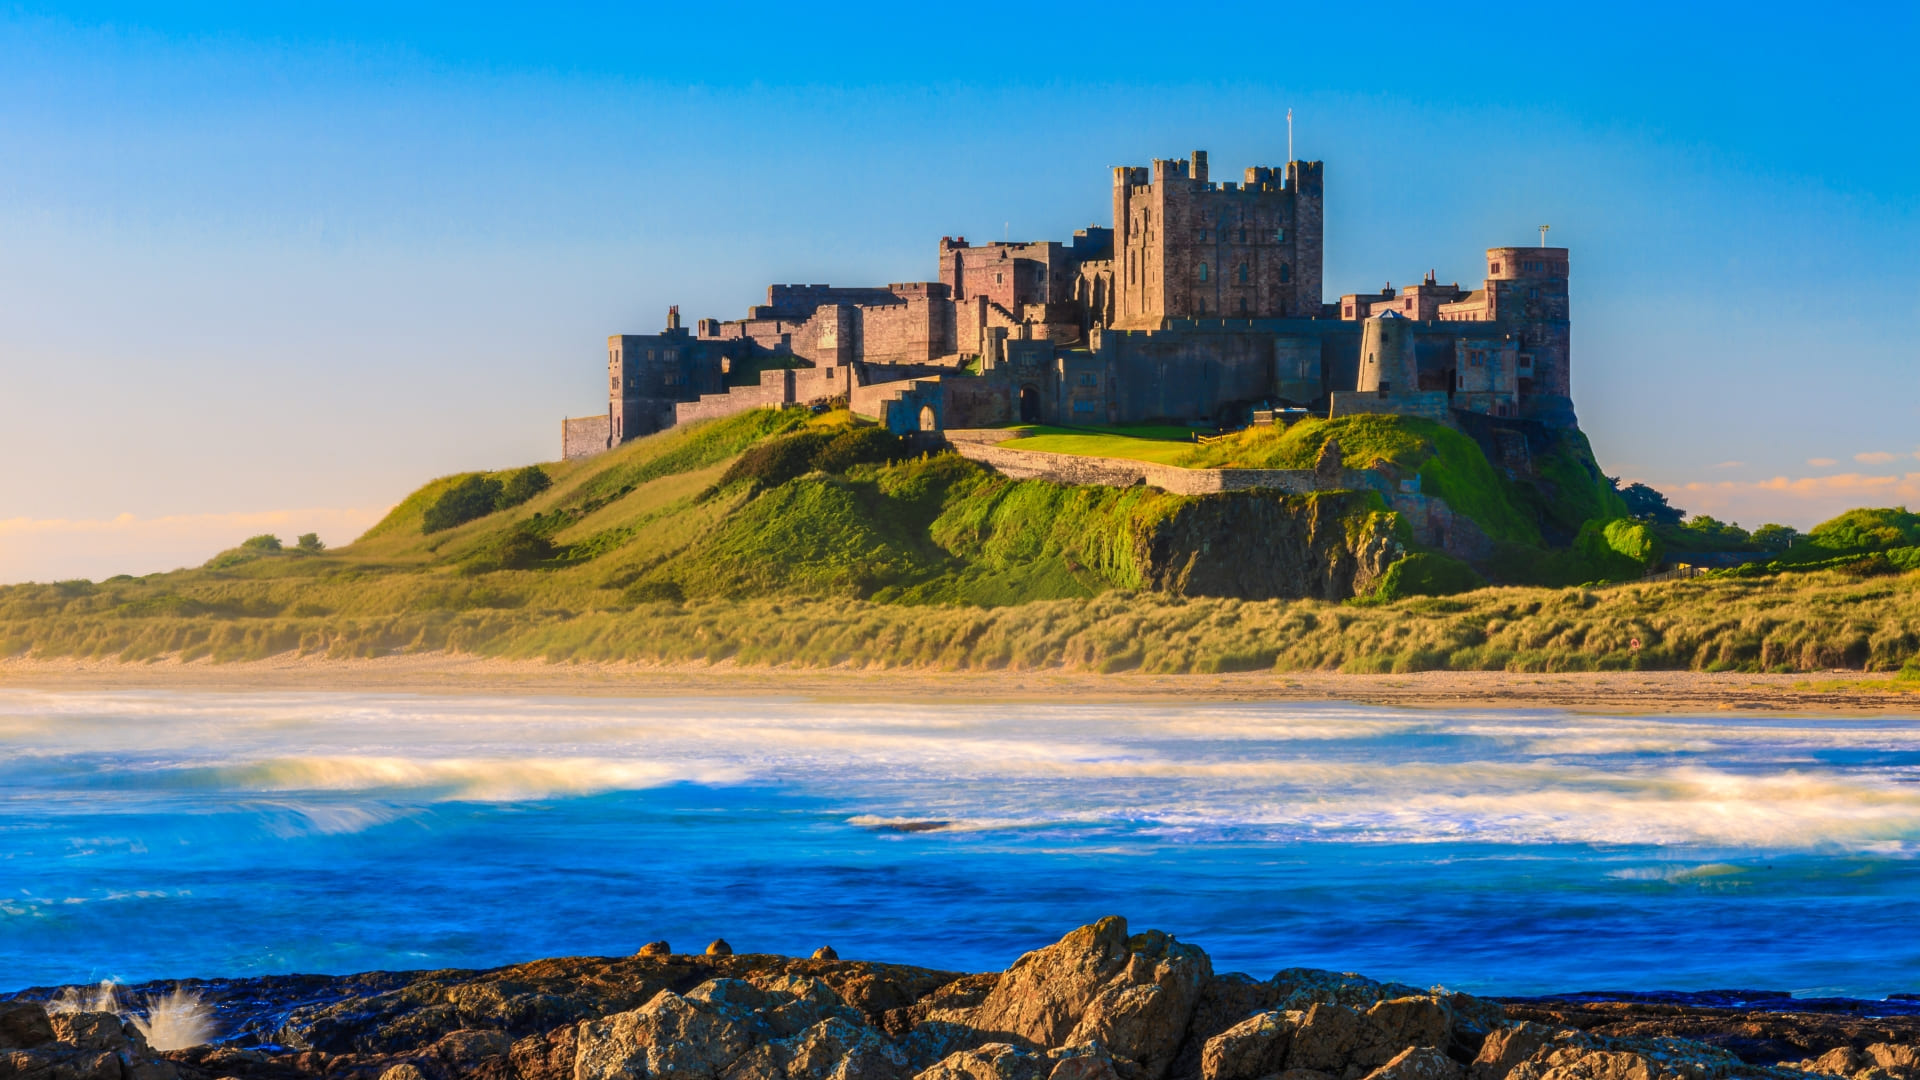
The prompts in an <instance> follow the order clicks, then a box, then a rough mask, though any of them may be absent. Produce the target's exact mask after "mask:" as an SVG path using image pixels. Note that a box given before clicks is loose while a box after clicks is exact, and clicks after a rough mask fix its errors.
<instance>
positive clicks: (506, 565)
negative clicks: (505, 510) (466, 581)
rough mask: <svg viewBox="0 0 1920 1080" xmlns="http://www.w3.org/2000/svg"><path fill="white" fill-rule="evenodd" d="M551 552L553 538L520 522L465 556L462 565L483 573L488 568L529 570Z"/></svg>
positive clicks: (472, 570)
mask: <svg viewBox="0 0 1920 1080" xmlns="http://www.w3.org/2000/svg"><path fill="white" fill-rule="evenodd" d="M555 554H556V552H555V549H554V546H553V541H551V540H548V539H547V538H546V537H544V536H541V535H540V534H539V533H537V532H535V531H533V530H532V529H530V528H528V527H527V526H526V525H525V524H524V523H522V524H521V525H519V526H516V527H515V528H512V529H509V530H508V531H507V532H505V533H502V534H501V535H500V536H497V537H495V538H494V539H493V540H492V541H491V542H489V543H488V544H486V545H485V546H484V547H482V548H481V549H480V550H479V551H477V552H475V553H474V554H473V555H472V556H470V557H469V558H468V559H467V561H466V564H465V568H466V571H467V572H468V573H471V574H484V573H486V572H487V571H489V570H531V569H533V568H534V567H536V566H538V565H540V564H541V563H543V562H546V561H547V560H549V559H551V558H553V557H554V555H555Z"/></svg>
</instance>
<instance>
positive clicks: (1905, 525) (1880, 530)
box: [1808, 506, 1920, 551]
mask: <svg viewBox="0 0 1920 1080" xmlns="http://www.w3.org/2000/svg"><path fill="white" fill-rule="evenodd" d="M1808 539H1810V540H1811V541H1813V543H1814V544H1816V545H1817V546H1819V547H1823V548H1830V549H1832V550H1834V551H1875V550H1881V549H1885V548H1896V547H1911V546H1913V545H1915V544H1920V514H1913V513H1909V512H1908V511H1907V508H1906V507H1904V506H1899V507H1892V508H1884V507H1883V508H1880V509H1862V510H1849V511H1847V512H1846V513H1844V514H1841V515H1840V516H1839V517H1837V518H1834V519H1833V520H1832V521H1824V522H1821V523H1820V524H1818V525H1815V526H1814V527H1813V532H1811V533H1810V534H1808Z"/></svg>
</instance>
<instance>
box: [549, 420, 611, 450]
mask: <svg viewBox="0 0 1920 1080" xmlns="http://www.w3.org/2000/svg"><path fill="white" fill-rule="evenodd" d="M611 430H612V429H611V428H610V427H609V426H608V423H607V414H606V413H601V414H599V415H597V416H575V417H568V418H567V419H564V420H562V421H560V457H561V460H563V461H573V460H575V459H577V458H585V457H592V456H593V455H595V454H598V453H601V452H602V451H604V450H606V448H607V434H608V432H609V431H611Z"/></svg>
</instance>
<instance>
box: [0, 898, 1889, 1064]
mask: <svg viewBox="0 0 1920 1080" xmlns="http://www.w3.org/2000/svg"><path fill="white" fill-rule="evenodd" d="M181 985H182V986H183V987H184V988H185V991H186V993H187V994H188V995H191V996H192V997H194V998H197V999H198V1000H199V1001H200V1002H202V1003H203V1004H204V1006H205V1009H206V1019H207V1020H208V1021H209V1023H208V1024H206V1025H203V1034H204V1037H206V1038H208V1039H209V1040H210V1041H207V1042H204V1043H202V1044H200V1045H192V1046H182V1047H179V1048H169V1049H156V1048H155V1046H154V1045H152V1043H150V1041H149V1039H148V1037H147V1032H148V1031H149V1030H152V1031H153V1032H154V1033H155V1038H154V1040H153V1042H158V1043H161V1044H162V1045H164V1044H165V1042H166V1041H167V1040H166V1039H165V1038H162V1037H161V1031H162V1027H161V1026H158V1025H156V1024H155V1023H154V1018H153V1017H144V1018H142V1017H137V1016H136V1017H135V1018H132V1019H129V1018H126V1017H123V1016H122V1015H120V1014H118V1013H115V1012H99V1011H88V1006H87V1005H86V1004H84V1002H83V1001H81V1000H80V999H76V998H75V997H74V995H72V994H71V993H70V992H69V993H67V994H66V995H64V996H63V995H61V994H60V993H59V992H58V991H57V990H46V991H27V992H23V993H21V994H18V995H15V996H14V997H13V998H12V999H10V1000H7V1001H4V1002H0V1080H14V1078H18V1080H222V1078H233V1080H315V1078H327V1080H469V1078H471V1080H666V1078H669V1077H671V1078H674V1080H1719V1078H1727V1077H1739V1078H1775V1080H1804V1078H1805V1077H1806V1076H1807V1075H1808V1074H1821V1075H1829V1076H1836V1077H1845V1078H1847V1080H1920V1016H1914V1015H1893V1016H1875V1015H1868V1014H1867V1012H1869V1011H1870V1010H1868V1011H1863V1010H1862V1009H1859V1008H1851V1009H1839V1010H1831V1011H1825V1012H1796V1011H1791V1010H1790V1009H1787V1008H1782V1007H1780V1003H1779V1002H1774V1003H1772V1004H1770V1005H1769V1006H1767V1007H1765V1008H1758V1009H1755V1008H1747V1007H1743V1005H1742V1004H1741V1003H1739V1002H1734V1003H1731V1004H1723V1005H1715V1006H1699V1005H1688V1004H1675V1003H1671V1002H1657V1001H1633V1000H1626V1001H1597V1000H1588V999H1566V1000H1554V999H1542V1000H1532V1001H1527V1002H1508V1003H1504V1004H1503V1003H1501V1002H1498V1001H1493V1000H1488V999H1482V998H1475V997H1471V996H1468V995H1466V994H1457V993H1449V992H1447V991H1445V990H1431V991H1429V990H1421V989H1418V988H1415V987H1411V986H1405V985H1401V984H1396V983H1381V982H1375V981H1374V980H1371V979H1367V978H1364V977H1361V976H1358V975H1344V974H1337V973H1333V972H1327V971H1318V970H1311V969H1305V968H1289V969H1287V970H1285V971H1281V972H1279V973H1278V974H1276V975H1274V976H1273V977H1272V978H1269V979H1264V980H1257V979H1254V978H1251V977H1249V976H1247V975H1241V974H1217V973H1215V972H1214V970H1213V965H1212V963H1211V961H1210V960H1209V959H1208V957H1207V954H1206V953H1205V952H1203V951H1201V950H1200V949H1199V948H1197V947H1195V946H1193V945H1189V944H1185V943H1183V942H1180V941H1177V940H1175V939H1174V938H1172V937H1170V936H1168V935H1166V934H1163V933H1160V932H1158V931H1148V932H1146V933H1142V934H1132V935H1130V934H1129V933H1128V931H1127V924H1126V922H1125V920H1123V919H1119V918H1108V919H1102V920H1101V921H1100V922H1098V923H1095V924H1094V925H1091V926H1084V927H1081V928H1080V929H1078V930H1075V931H1073V932H1072V933H1070V934H1068V935H1067V936H1066V937H1064V938H1062V939H1061V940H1060V941H1059V942H1057V943H1056V944H1053V945H1050V946H1048V947H1046V948H1044V949H1039V950H1036V951H1034V952H1031V953H1028V954H1027V955H1025V956H1023V957H1021V958H1020V959H1019V960H1018V961H1016V962H1015V963H1014V964H1013V966H1012V967H1010V968H1008V969H1007V970H1006V971H1005V972H1001V973H997V974H984V975H966V974H959V973H955V972H945V971H933V970H928V969H925V968H916V967H907V966H902V965H896V964H880V963H870V962H865V961H851V960H840V959H839V958H838V957H836V956H835V955H834V954H833V951H832V950H831V949H825V948H823V949H821V950H820V951H819V952H818V953H816V954H815V955H814V956H812V957H810V958H806V959H800V958H795V957H785V956H772V955H738V956H736V955H733V954H732V952H731V950H730V949H728V948H726V946H725V944H724V943H722V942H716V943H715V944H714V945H713V946H712V947H710V948H709V950H708V951H707V952H706V953H705V954H701V955H688V954H680V953H674V952H672V951H671V949H670V948H668V947H667V945H666V943H664V942H658V943H655V944H654V945H649V946H647V947H646V948H644V949H642V950H641V951H640V952H639V953H638V954H637V955H635V956H632V957H627V958H622V959H605V958H574V959H557V960H540V961H535V962H533V963H528V964H518V965H515V966H512V967H506V968H498V969H494V970H490V971H433V972H411V973H387V972H377V973H371V974H365V975H354V976H343V977H331V976H276V977H266V978H258V979H244V980H232V981H188V982H186V983H184V984H181ZM133 989H135V990H137V989H138V988H133ZM165 989H167V990H171V989H173V984H168V985H167V987H166V988H165ZM1893 1011H1899V1010H1893ZM176 1030H177V1029H176ZM173 1037H174V1038H176V1039H177V1038H178V1035H177V1034H175V1035H174V1036H173Z"/></svg>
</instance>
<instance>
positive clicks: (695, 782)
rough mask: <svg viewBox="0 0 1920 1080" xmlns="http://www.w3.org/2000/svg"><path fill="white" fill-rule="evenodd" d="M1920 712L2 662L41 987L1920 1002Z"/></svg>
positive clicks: (6, 919)
mask: <svg viewBox="0 0 1920 1080" xmlns="http://www.w3.org/2000/svg"><path fill="white" fill-rule="evenodd" d="M1916 854H1920V716H1911V717H1879V718H1857V717H1852V718H1843V719H1831V718H1807V717H1778V716H1756V715H1725V714H1716V715H1710V716H1658V717H1655V716H1608V715H1591V714H1586V713H1572V712H1560V711H1552V710H1537V709H1534V710H1505V709H1503V710H1494V709H1451V710H1411V709H1398V708H1381V707H1374V706H1366V705H1351V704H1301V703H1297V702H1285V703H1260V702H1248V703H1216V702H1210V701H1191V702H1182V701H1178V700H1174V701H1145V702H1142V701H1132V702H1102V701H1095V700H1073V699H1066V700H1053V701H1045V702H1030V703H1009V702H1004V701H967V700H951V701H926V700H826V699H809V698H802V697H793V698H784V699H783V698H776V697H740V698H727V697H632V698H619V697H556V696H547V697H542V696H489V695H486V694H458V695H454V694H447V695H413V694H390V693H380V694H374V693H292V692H278V693H212V692H198V691H182V692H114V693H71V692H37V691H24V690H0V993H4V992H8V991H13V990H19V989H23V988H26V987H31V986H49V985H55V984H78V983H97V982H99V981H102V980H106V979H113V980H118V981H122V982H140V981H146V980H155V979H178V978H184V977H234V976H246V975H259V974H275V973H289V972H319V973H346V972H355V971H366V970H374V969H386V970H403V969H421V968H444V967H484V966H493V965H500V964H507V963H512V962H516V961H522V960H529V959H534V958H538V957H545V956H567V955H624V954H628V953H632V952H634V951H635V950H637V949H638V948H639V947H640V946H641V945H643V944H645V943H647V942H651V941H656V940H666V941H668V942H670V944H671V945H672V947H673V948H674V949H676V950H677V951H682V952H686V951H697V950H700V949H703V948H705V947H706V945H707V943H708V942H710V941H712V940H714V939H716V938H722V939H725V940H726V941H727V942H729V943H730V944H731V945H732V947H733V949H734V950H735V951H737V952H776V953H786V954H806V953H811V952H812V951H813V950H814V949H815V948H817V947H819V946H822V945H831V946H832V947H833V948H834V949H835V950H837V952H838V953H839V955H840V956H842V957H844V958H849V959H855V958H857V959H876V960H890V961H899V962H906V963H914V964H920V965H924V966H929V967H937V968H944V969H950V970H960V971H984V970H997V969H1000V968H1003V967H1005V966H1006V965H1007V964H1009V963H1010V962H1012V961H1013V960H1014V959H1015V958H1016V957H1018V956H1019V955H1020V954H1021V953H1022V952H1024V951H1026V950H1028V949H1032V948H1035V947H1038V946H1041V945H1044V944H1046V943H1048V942H1051V941H1053V940H1055V939H1057V938H1058V937H1059V936H1060V935H1061V934H1063V933H1064V932H1066V931H1067V930H1070V929H1072V928H1073V927H1075V926H1078V925H1081V924H1084V923H1088V922H1091V921H1093V920H1095V919H1098V918H1100V917H1102V916H1105V915H1123V916H1125V917H1126V918H1127V919H1128V921H1129V924H1130V925H1131V927H1132V928H1133V929H1134V930H1136V931H1138V930H1144V929H1148V928H1158V929H1162V930H1165V931H1168V932H1170V933H1172V934H1174V935H1176V936H1178V937H1179V938H1180V939H1181V940H1184V941H1189V942H1193V943H1195V944H1198V945H1200V946H1202V947H1203V948H1205V949H1206V950H1207V951H1208V952H1209V954H1210V955H1211V956H1212V957H1213V961H1214V966H1215V969H1216V970H1220V971H1228V970H1238V971H1245V972H1248V973H1250V974H1252V975H1254V976H1256V977H1265V976H1267V975H1270V974H1272V973H1273V972H1275V971H1277V970H1279V969H1282V968H1287V967H1319V968H1332V969H1336V970H1342V971H1356V972H1360V973H1363V974H1367V975H1371V976H1373V977H1375V978H1381V979H1395V980H1399V981H1402V982H1407V983H1412V984H1415V985H1419V986H1433V985H1444V986H1447V987H1450V988H1453V989H1457V990H1465V991H1469V992H1474V993H1482V994H1506V995H1528V994H1547V993H1563V992H1579V991H1609V990H1641V991H1647V990H1683V991H1684V990H1710V989H1733V988H1753V989H1768V990H1776V991H1785V992H1789V993H1794V994H1799V995H1808V996H1849V997H1863V998H1879V997H1883V996H1886V995H1892V994H1900V993H1913V992H1916V991H1920V930H1917V929H1916V928H1917V927H1920V859H1916Z"/></svg>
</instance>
